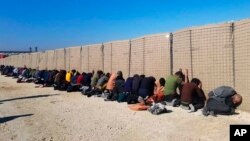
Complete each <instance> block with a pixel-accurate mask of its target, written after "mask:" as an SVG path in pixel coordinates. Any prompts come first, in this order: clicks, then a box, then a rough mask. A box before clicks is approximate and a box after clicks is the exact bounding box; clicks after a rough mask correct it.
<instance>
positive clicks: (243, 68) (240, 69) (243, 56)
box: [235, 20, 250, 111]
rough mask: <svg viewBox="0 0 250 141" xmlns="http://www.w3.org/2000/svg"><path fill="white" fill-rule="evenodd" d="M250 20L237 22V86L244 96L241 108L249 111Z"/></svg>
mask: <svg viewBox="0 0 250 141" xmlns="http://www.w3.org/2000/svg"><path fill="white" fill-rule="evenodd" d="M249 47H250V20H243V21H239V22H235V88H236V91H237V92H238V93H239V94H241V95H242V96H243V99H244V100H243V103H242V105H241V109H243V110H247V111H249V106H250V95H249V92H250V90H249V84H250V79H249V78H250V73H249V69H250V60H249V54H250V48H249Z"/></svg>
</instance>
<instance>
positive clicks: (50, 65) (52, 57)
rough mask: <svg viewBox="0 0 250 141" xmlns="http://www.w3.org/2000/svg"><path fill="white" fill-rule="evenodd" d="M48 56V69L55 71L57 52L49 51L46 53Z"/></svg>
mask: <svg viewBox="0 0 250 141" xmlns="http://www.w3.org/2000/svg"><path fill="white" fill-rule="evenodd" d="M46 55H47V69H48V70H53V69H55V68H56V66H55V51H54V50H48V51H46Z"/></svg>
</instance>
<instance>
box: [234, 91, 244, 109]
mask: <svg viewBox="0 0 250 141" xmlns="http://www.w3.org/2000/svg"><path fill="white" fill-rule="evenodd" d="M232 100H233V104H234V105H235V106H236V107H237V106H239V105H240V104H241V103H242V96H241V95H239V94H235V95H234V96H232Z"/></svg>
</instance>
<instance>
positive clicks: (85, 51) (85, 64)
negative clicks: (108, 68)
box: [81, 46, 89, 72]
mask: <svg viewBox="0 0 250 141" xmlns="http://www.w3.org/2000/svg"><path fill="white" fill-rule="evenodd" d="M81 55H82V56H81V59H82V61H81V62H82V63H81V71H82V72H89V47H87V46H83V47H82V53H81Z"/></svg>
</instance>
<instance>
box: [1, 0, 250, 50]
mask: <svg viewBox="0 0 250 141" xmlns="http://www.w3.org/2000/svg"><path fill="white" fill-rule="evenodd" d="M246 18H250V0H0V51H2V50H5V51H15V50H18V51H28V50H29V47H32V48H34V47H35V46H37V47H38V50H39V51H44V50H52V49H57V48H65V47H71V46H79V45H88V44H96V43H103V42H108V41H115V40H125V39H132V38H136V37H141V36H144V35H148V34H156V33H165V32H174V31H176V30H180V29H184V28H187V27H191V26H200V25H206V24H213V23H223V22H227V21H232V20H233V21H237V20H241V19H246Z"/></svg>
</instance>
